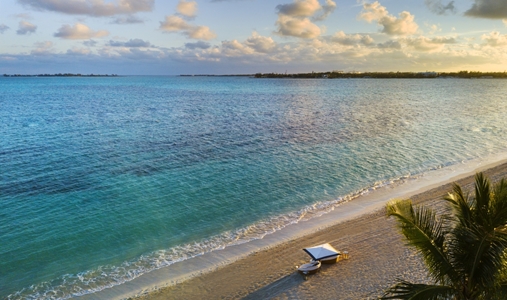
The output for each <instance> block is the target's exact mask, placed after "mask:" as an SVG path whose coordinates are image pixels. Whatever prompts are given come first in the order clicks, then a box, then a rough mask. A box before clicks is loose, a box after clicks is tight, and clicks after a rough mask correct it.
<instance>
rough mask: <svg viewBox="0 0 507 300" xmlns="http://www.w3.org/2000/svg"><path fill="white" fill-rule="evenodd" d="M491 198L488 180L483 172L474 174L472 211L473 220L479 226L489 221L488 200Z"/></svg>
mask: <svg viewBox="0 0 507 300" xmlns="http://www.w3.org/2000/svg"><path fill="white" fill-rule="evenodd" d="M490 199H491V191H490V182H489V179H488V178H487V177H486V176H484V174H483V173H477V174H476V175H475V208H474V211H473V215H474V221H475V223H476V224H478V225H481V226H488V223H489V215H488V211H489V202H490Z"/></svg>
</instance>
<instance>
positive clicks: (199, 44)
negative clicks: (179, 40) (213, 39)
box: [185, 41, 211, 50]
mask: <svg viewBox="0 0 507 300" xmlns="http://www.w3.org/2000/svg"><path fill="white" fill-rule="evenodd" d="M209 47H211V45H210V44H209V43H206V42H203V41H198V42H195V43H185V48H187V49H192V50H194V49H208V48H209Z"/></svg>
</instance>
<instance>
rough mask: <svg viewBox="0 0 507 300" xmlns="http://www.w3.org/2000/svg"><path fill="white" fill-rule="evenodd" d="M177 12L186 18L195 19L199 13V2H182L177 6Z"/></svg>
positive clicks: (181, 0) (182, 0) (183, 0)
mask: <svg viewBox="0 0 507 300" xmlns="http://www.w3.org/2000/svg"><path fill="white" fill-rule="evenodd" d="M176 11H177V12H178V13H180V14H182V15H184V16H186V17H190V18H192V17H195V14H196V13H197V2H195V1H188V2H187V1H185V0H180V2H178V5H177V6H176Z"/></svg>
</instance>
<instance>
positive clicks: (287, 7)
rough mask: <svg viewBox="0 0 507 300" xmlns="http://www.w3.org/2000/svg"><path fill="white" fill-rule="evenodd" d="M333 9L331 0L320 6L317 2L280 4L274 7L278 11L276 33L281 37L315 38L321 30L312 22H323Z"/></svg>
mask: <svg viewBox="0 0 507 300" xmlns="http://www.w3.org/2000/svg"><path fill="white" fill-rule="evenodd" d="M335 8H336V3H335V2H334V1H332V0H326V4H325V5H321V4H320V3H319V1H317V0H294V2H293V3H289V4H280V5H278V6H277V7H276V9H277V10H278V20H277V21H276V25H277V27H278V31H277V33H278V34H280V35H282V36H294V37H299V38H316V37H318V36H319V35H320V34H321V33H322V30H321V29H320V27H319V26H317V25H315V24H314V23H313V22H312V20H313V21H322V20H324V19H325V18H327V17H328V16H329V14H331V13H332V12H333V11H334V10H335ZM310 18H311V19H312V20H310Z"/></svg>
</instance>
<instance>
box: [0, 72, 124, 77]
mask: <svg viewBox="0 0 507 300" xmlns="http://www.w3.org/2000/svg"><path fill="white" fill-rule="evenodd" d="M3 76H4V77H119V76H118V75H116V74H111V75H109V74H72V73H58V74H37V75H29V74H4V75H3Z"/></svg>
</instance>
